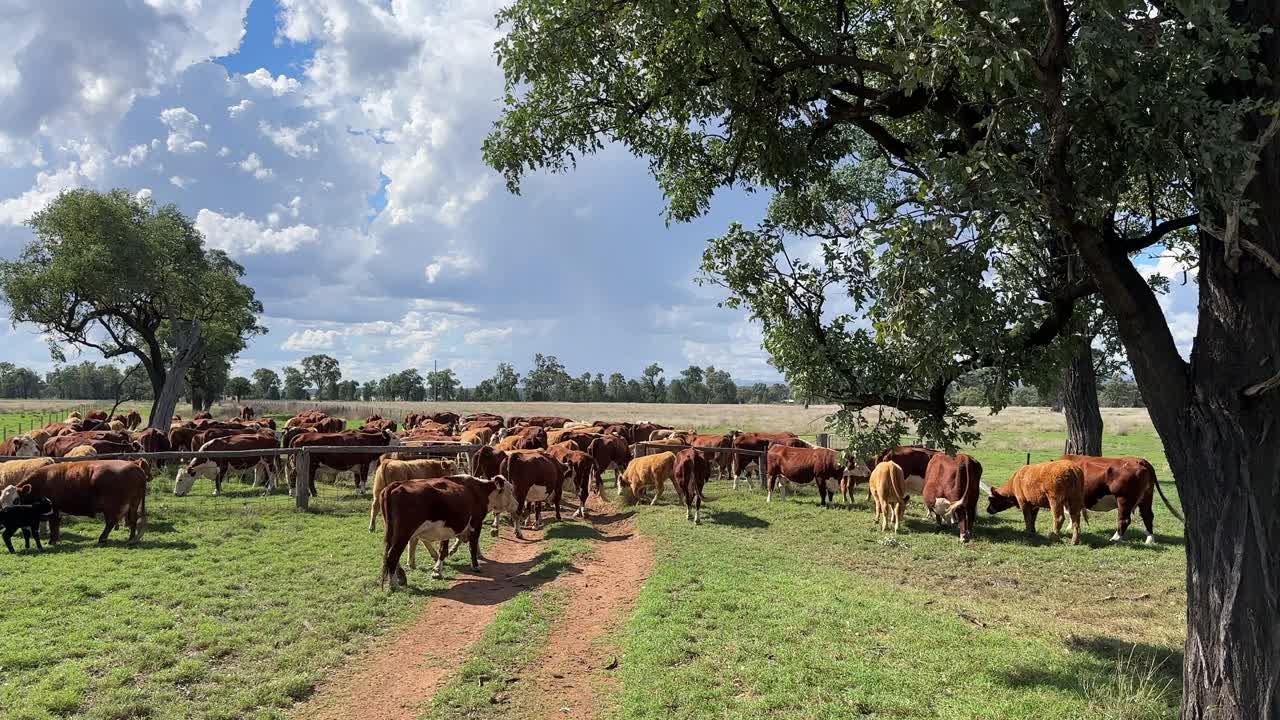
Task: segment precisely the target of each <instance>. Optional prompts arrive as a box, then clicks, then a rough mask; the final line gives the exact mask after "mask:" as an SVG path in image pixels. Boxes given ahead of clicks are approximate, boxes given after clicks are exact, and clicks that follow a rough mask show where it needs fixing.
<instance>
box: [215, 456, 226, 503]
mask: <svg viewBox="0 0 1280 720" xmlns="http://www.w3.org/2000/svg"><path fill="white" fill-rule="evenodd" d="M226 476H227V466H226V465H221V464H220V465H218V474H217V475H215V476H214V477H213V496H214V497H217V496H219V495H221V494H222V479H223V478H225V477H226Z"/></svg>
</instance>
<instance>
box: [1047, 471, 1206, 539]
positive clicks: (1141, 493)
mask: <svg viewBox="0 0 1280 720" xmlns="http://www.w3.org/2000/svg"><path fill="white" fill-rule="evenodd" d="M1062 459H1063V460H1070V461H1072V462H1075V463H1078V464H1079V465H1080V469H1081V470H1083V471H1084V506H1085V509H1086V510H1090V511H1092V512H1107V511H1110V510H1115V511H1116V532H1115V534H1114V535H1112V536H1111V541H1112V542H1120V539H1121V538H1123V537H1124V534H1125V531H1126V530H1128V529H1129V523H1130V522H1131V521H1132V518H1133V509H1134V508H1135V507H1136V508H1138V513H1139V514H1140V515H1141V516H1142V524H1143V525H1145V526H1146V528H1147V539H1146V543H1147V544H1148V545H1151V544H1154V543H1155V541H1156V533H1155V528H1154V522H1155V513H1153V512H1152V511H1151V505H1152V501H1153V499H1154V495H1153V491H1154V492H1158V493H1160V499H1161V500H1163V501H1164V505H1165V507H1167V508H1169V512H1171V513H1173V516H1174V517H1175V518H1177V519H1178V520H1182V519H1183V518H1182V514H1181V513H1179V512H1178V511H1177V510H1176V509H1174V507H1173V505H1171V504H1170V503H1169V499H1168V498H1167V497H1165V496H1164V490H1163V489H1161V488H1160V482H1159V480H1157V479H1156V469H1155V468H1154V467H1152V466H1151V463H1150V462H1148V461H1147V460H1146V459H1145V458H1140V457H1133V456H1127V457H1092V456H1090V455H1063V456H1062Z"/></svg>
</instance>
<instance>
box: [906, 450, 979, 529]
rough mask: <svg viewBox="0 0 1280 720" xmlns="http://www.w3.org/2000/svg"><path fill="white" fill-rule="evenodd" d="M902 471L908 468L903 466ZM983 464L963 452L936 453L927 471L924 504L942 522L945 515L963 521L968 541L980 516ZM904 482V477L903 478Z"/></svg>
mask: <svg viewBox="0 0 1280 720" xmlns="http://www.w3.org/2000/svg"><path fill="white" fill-rule="evenodd" d="M902 472H903V474H904V475H905V474H906V472H907V469H906V468H903V469H902ZM981 482H982V464H981V463H979V462H978V461H977V460H975V459H973V457H972V456H970V455H965V454H963V453H961V454H959V455H956V456H955V457H952V456H950V455H947V454H945V453H936V454H934V456H933V458H931V459H930V460H929V467H928V468H926V469H925V474H924V491H923V494H924V506H925V509H926V510H928V511H929V513H930V514H932V515H933V516H934V519H936V520H937V521H938V524H939V525H941V524H942V521H943V520H944V519H947V520H952V521H954V522H956V523H958V524H959V525H960V542H969V539H970V538H971V537H972V536H973V523H974V520H976V519H977V510H978V488H979V484H980V483H981ZM904 484H905V478H904Z"/></svg>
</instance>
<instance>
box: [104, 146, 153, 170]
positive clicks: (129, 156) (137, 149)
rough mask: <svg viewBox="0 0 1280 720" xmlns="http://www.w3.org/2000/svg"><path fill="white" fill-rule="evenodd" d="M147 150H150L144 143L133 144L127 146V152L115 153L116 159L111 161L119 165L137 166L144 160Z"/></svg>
mask: <svg viewBox="0 0 1280 720" xmlns="http://www.w3.org/2000/svg"><path fill="white" fill-rule="evenodd" d="M148 152H150V148H149V147H148V146H147V145H146V144H145V143H144V144H142V145H134V146H133V147H131V148H129V152H127V153H124V154H123V155H117V156H116V159H115V160H112V161H111V162H113V163H115V164H116V165H119V166H121V167H137V166H139V165H141V164H142V163H143V162H145V161H146V159H147V153H148Z"/></svg>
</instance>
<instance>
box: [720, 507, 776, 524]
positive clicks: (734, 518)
mask: <svg viewBox="0 0 1280 720" xmlns="http://www.w3.org/2000/svg"><path fill="white" fill-rule="evenodd" d="M710 515H711V517H710V518H709V519H710V521H711V522H712V523H713V524H715V525H728V526H729V527H736V528H767V527H769V521H768V520H765V519H764V518H759V517H756V516H755V515H748V514H746V513H741V512H737V511H735V510H713V511H712V512H711V513H710Z"/></svg>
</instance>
